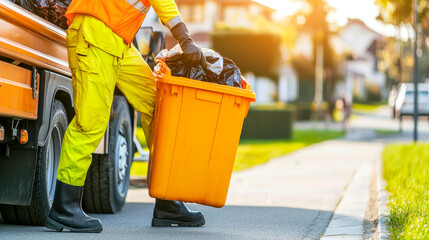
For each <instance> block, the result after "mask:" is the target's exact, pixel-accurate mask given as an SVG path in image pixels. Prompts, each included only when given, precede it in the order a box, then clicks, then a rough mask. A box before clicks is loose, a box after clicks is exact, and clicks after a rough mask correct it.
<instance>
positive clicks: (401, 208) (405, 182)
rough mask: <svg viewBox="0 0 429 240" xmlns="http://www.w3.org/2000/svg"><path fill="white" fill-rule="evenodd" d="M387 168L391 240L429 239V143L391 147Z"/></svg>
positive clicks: (385, 157) (387, 151)
mask: <svg viewBox="0 0 429 240" xmlns="http://www.w3.org/2000/svg"><path fill="white" fill-rule="evenodd" d="M383 167H384V171H383V176H384V178H385V179H386V182H387V190H388V191H389V192H390V194H391V196H390V214H389V217H388V224H389V226H390V228H391V232H392V235H391V238H392V239H429V144H428V143H425V144H409V145H389V146H387V147H386V148H385V150H384V151H383Z"/></svg>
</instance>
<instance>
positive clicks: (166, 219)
mask: <svg viewBox="0 0 429 240" xmlns="http://www.w3.org/2000/svg"><path fill="white" fill-rule="evenodd" d="M205 223H206V221H205V219H204V215H203V213H202V212H196V211H191V210H189V208H188V207H186V206H185V204H184V203H183V202H179V201H168V200H162V199H156V202H155V208H154V209H153V218H152V227H172V226H179V227H201V226H203V225H204V224H205Z"/></svg>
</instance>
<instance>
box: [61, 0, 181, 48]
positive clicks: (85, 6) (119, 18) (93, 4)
mask: <svg viewBox="0 0 429 240" xmlns="http://www.w3.org/2000/svg"><path fill="white" fill-rule="evenodd" d="M151 3H152V4H151ZM151 5H153V8H154V9H155V12H156V13H157V14H158V16H159V17H160V19H161V21H162V22H164V23H167V22H168V21H170V20H171V19H172V18H175V20H174V21H172V22H174V23H176V22H177V21H181V18H180V16H179V11H178V10H177V6H176V4H175V3H174V1H173V0H167V1H166V0H162V1H159V0H73V1H72V2H71V4H70V6H69V8H68V9H67V12H66V14H65V16H66V18H67V20H68V21H67V23H68V24H69V25H70V24H71V22H72V20H73V18H74V17H75V15H76V14H87V15H91V16H93V17H96V18H98V19H99V20H101V21H102V22H104V24H106V25H107V26H108V27H109V28H110V29H112V31H113V32H115V33H116V34H117V35H118V36H120V37H121V38H123V39H124V41H125V42H126V43H131V42H132V41H133V38H134V36H135V34H136V33H137V31H138V30H139V28H140V26H141V24H142V22H143V20H144V18H145V16H146V13H147V12H148V11H149V8H150V6H151ZM176 17H177V18H176ZM168 25H169V24H167V26H168Z"/></svg>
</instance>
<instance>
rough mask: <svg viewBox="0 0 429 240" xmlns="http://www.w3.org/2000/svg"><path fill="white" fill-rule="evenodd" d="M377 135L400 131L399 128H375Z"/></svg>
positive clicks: (392, 133)
mask: <svg viewBox="0 0 429 240" xmlns="http://www.w3.org/2000/svg"><path fill="white" fill-rule="evenodd" d="M375 133H376V134H377V135H394V134H399V133H401V132H400V131H399V130H387V129H375Z"/></svg>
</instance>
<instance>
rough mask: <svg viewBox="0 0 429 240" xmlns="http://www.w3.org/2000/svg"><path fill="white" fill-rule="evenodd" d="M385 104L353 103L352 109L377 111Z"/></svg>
mask: <svg viewBox="0 0 429 240" xmlns="http://www.w3.org/2000/svg"><path fill="white" fill-rule="evenodd" d="M383 105H385V104H360V103H353V104H352V110H353V111H356V112H375V111H377V109H378V108H380V107H381V106H383Z"/></svg>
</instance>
